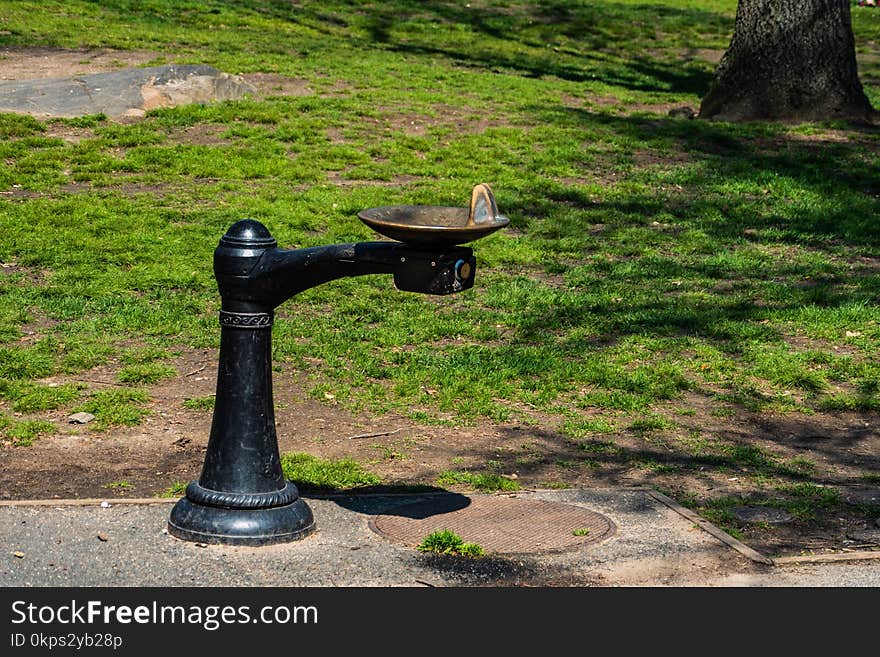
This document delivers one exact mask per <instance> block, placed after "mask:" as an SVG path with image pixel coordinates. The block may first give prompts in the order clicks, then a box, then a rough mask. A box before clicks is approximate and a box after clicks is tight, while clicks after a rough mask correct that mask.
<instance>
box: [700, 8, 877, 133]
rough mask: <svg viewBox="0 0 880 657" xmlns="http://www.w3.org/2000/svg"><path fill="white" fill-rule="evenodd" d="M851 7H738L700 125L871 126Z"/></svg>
mask: <svg viewBox="0 0 880 657" xmlns="http://www.w3.org/2000/svg"><path fill="white" fill-rule="evenodd" d="M851 21H852V19H851V17H850V8H849V0H739V3H738V5H737V10H736V23H735V26H734V33H733V38H732V39H731V42H730V47H729V48H728V49H727V52H726V53H725V54H724V57H723V58H722V59H721V62H720V64H719V65H718V70H717V72H716V77H715V82H714V84H713V85H712V88H711V89H710V90H709V92H708V93H707V94H706V96H705V98H703V101H702V103H701V105H700V112H699V118H702V119H712V120H719V121H792V122H798V121H822V120H829V119H843V120H846V121H849V122H853V123H869V122H871V121H873V120H875V119H876V118H877V117H878V113H877V112H876V111H875V110H874V109H873V108H872V107H871V104H870V102H869V101H868V98H867V97H866V96H865V92H864V90H863V89H862V84H861V82H860V81H859V76H858V67H857V65H856V55H855V39H854V38H853V31H852V22H851Z"/></svg>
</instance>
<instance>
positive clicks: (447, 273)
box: [168, 184, 509, 546]
mask: <svg viewBox="0 0 880 657" xmlns="http://www.w3.org/2000/svg"><path fill="white" fill-rule="evenodd" d="M358 217H359V218H360V219H361V220H362V221H363V222H364V223H365V224H367V225H368V226H370V227H371V228H372V229H373V230H374V231H376V232H377V233H379V234H380V235H382V236H384V237H386V238H390V239H389V240H385V241H376V242H357V243H349V244H332V245H327V246H317V247H311V248H300V249H284V248H279V247H278V244H277V241H276V240H275V238H274V237H272V235H271V233H270V232H269V230H268V229H267V228H266V227H265V226H264V225H263V224H261V223H260V222H258V221H255V220H253V219H243V220H241V221H238V222H236V223H234V224H233V225H232V226H230V227H229V229H228V230H227V231H226V234H225V235H223V236H222V237H221V238H220V242H219V244H218V245H217V248H216V249H215V250H214V277H215V278H216V280H217V287H218V290H219V292H220V298H221V306H220V317H219V320H220V354H219V358H218V361H219V362H218V366H217V387H216V397H215V402H214V414H213V418H212V422H211V432H210V436H209V439H208V446H207V450H206V452H205V461H204V464H203V466H202V472H201V476H200V477H199V479H198V480H197V481H193V482H191V483H190V484H189V485H188V486H187V487H186V492H185V495H184V496H183V497H182V498H181V499H180V500H178V502H177V503H176V504H175V505H174V508H173V509H172V511H171V515H170V517H169V520H168V531H169V533H170V534H171V535H172V536H175V537H177V538H180V539H184V540H188V541H195V542H200V543H213V544H217V543H220V544H231V545H253V546H258V545H270V544H275V543H284V542H289V541H294V540H297V539H300V538H303V537H305V536H307V535H308V534H309V533H310V532H312V531H313V530H314V529H315V519H314V516H313V514H312V511H311V509H310V508H309V506H308V505H307V504H306V502H305V501H304V500H303V499H302V498H301V497H300V495H299V491H298V490H297V487H296V486H295V485H294V484H293V483H292V482H290V481H287V480H286V479H285V477H284V473H283V472H282V468H281V458H280V455H279V450H278V438H277V435H276V433H275V410H274V402H273V398H272V323H273V321H274V310H275V308H277V307H278V306H279V305H281V304H282V303H284V302H285V301H286V300H288V299H290V298H291V297H293V296H294V295H296V294H297V293H299V292H302V291H304V290H307V289H309V288H312V287H315V286H317V285H321V284H322V283H326V282H328V281H332V280H336V279H339V278H344V277H348V276H361V275H365V274H391V275H392V276H393V278H394V285H395V287H397V289H399V290H403V291H406V292H417V293H422V294H435V295H445V294H453V293H457V292H461V291H463V290H467V289H469V288H471V287H473V284H474V275H475V272H476V258H475V257H474V255H473V251H472V249H471V248H469V247H467V246H463V245H464V244H467V243H469V242H472V241H473V240H476V239H479V238H481V237H484V236H486V235H488V234H490V233H492V232H494V231H496V230H498V229H500V228H503V227H504V226H506V225H507V224H508V223H509V219H508V218H507V217H505V216H503V215H501V214H499V213H498V207H497V205H496V203H495V198H494V195H493V193H492V190H491V188H490V187H489V186H488V185H486V184H479V185H477V186H475V187H474V188H473V191H472V193H471V201H470V204H469V206H468V207H466V208H465V207H462V208H458V207H445V206H430V205H397V206H382V207H377V208H370V209H368V210H363V211H361V212H359V213H358Z"/></svg>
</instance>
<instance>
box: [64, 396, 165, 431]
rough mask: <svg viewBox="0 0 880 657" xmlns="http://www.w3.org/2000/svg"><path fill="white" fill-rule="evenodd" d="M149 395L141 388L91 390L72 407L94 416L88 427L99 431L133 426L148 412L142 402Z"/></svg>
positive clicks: (147, 398)
mask: <svg viewBox="0 0 880 657" xmlns="http://www.w3.org/2000/svg"><path fill="white" fill-rule="evenodd" d="M149 399H150V397H149V395H148V394H147V393H146V392H144V391H143V390H136V389H129V388H122V389H114V390H99V391H97V392H93V393H92V394H91V395H90V396H89V397H88V398H87V399H86V400H85V401H84V402H83V403H82V404H80V405H79V406H77V407H75V408H74V409H73V411H74V412H81V411H84V412H86V413H92V414H93V415H94V416H95V419H94V421H93V422H92V423H91V424H90V425H89V426H90V427H92V428H94V429H96V430H98V431H101V430H106V429H110V428H112V427H121V426H134V425H137V424H140V422H141V420H142V419H143V418H144V416H146V415H147V414H148V413H149V410H148V409H146V408H144V404H145V403H146V402H147V401H149Z"/></svg>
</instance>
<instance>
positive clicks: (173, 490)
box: [156, 481, 188, 498]
mask: <svg viewBox="0 0 880 657" xmlns="http://www.w3.org/2000/svg"><path fill="white" fill-rule="evenodd" d="M187 485H188V482H183V481H175V482H174V483H173V484H171V485H170V486H169V487H168V488H166V489H165V490H163V491H160V492H159V493H157V494H156V497H163V498H164V497H180V496H181V495H183V494H184V493H185V492H186V487H187Z"/></svg>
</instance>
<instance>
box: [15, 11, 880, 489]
mask: <svg viewBox="0 0 880 657" xmlns="http://www.w3.org/2000/svg"><path fill="white" fill-rule="evenodd" d="M469 4H470V5H471V6H470V7H465V6H464V4H462V3H412V2H404V1H403V0H393V1H390V2H384V3H373V4H369V3H352V2H347V1H344V0H332V1H330V2H315V1H313V0H307V1H304V2H298V3H281V2H275V1H274V0H252V1H248V2H244V1H235V2H219V1H210V2H194V1H193V0H175V1H174V2H172V1H171V0H148V1H146V2H140V3H130V2H122V1H121V0H120V1H112V2H103V3H94V2H89V1H87V0H71V1H66V2H60V1H58V0H49V1H45V2H36V1H32V0H21V1H19V2H15V3H6V5H5V6H4V12H3V14H4V15H3V30H2V31H0V46H3V47H4V48H6V47H19V46H27V47H33V46H39V47H66V48H118V49H122V50H143V51H149V52H154V53H157V55H156V60H155V61H154V62H152V63H159V62H161V61H169V62H170V61H174V62H177V63H206V64H211V65H214V66H217V67H218V68H220V69H222V70H226V71H230V72H233V73H244V74H248V73H255V72H259V73H268V74H275V75H279V76H287V77H289V78H292V79H295V80H297V81H299V82H301V84H302V86H303V88H305V89H307V91H305V92H304V93H303V94H301V95H291V96H283V95H280V94H278V95H272V94H270V95H268V96H267V97H260V98H247V99H243V100H238V101H230V102H223V103H216V104H211V105H193V106H189V107H181V108H167V109H158V110H153V111H150V112H149V113H148V114H147V116H146V117H145V118H144V119H143V120H140V121H137V122H127V123H124V124H122V123H118V122H115V121H113V120H111V119H109V118H107V117H106V116H101V115H94V116H88V117H80V118H75V119H63V120H59V119H52V120H41V119H34V118H31V117H26V116H18V115H10V114H0V264H2V267H0V404H2V407H0V408H2V410H3V412H4V413H9V412H12V413H21V414H22V416H21V417H19V416H15V419H14V420H13V419H11V418H10V419H9V422H13V421H14V422H15V423H24V422H41V421H44V419H43V418H42V417H41V416H40V415H39V414H40V413H42V412H44V411H47V410H62V411H64V412H67V411H71V412H74V411H77V410H87V411H89V412H92V413H94V414H95V415H96V420H95V422H94V423H93V424H91V425H89V426H90V428H92V427H93V428H95V429H98V430H102V429H103V430H107V429H111V428H112V427H119V426H126V425H131V424H136V423H138V422H140V421H141V420H142V419H143V417H144V415H145V414H146V413H147V412H148V410H149V409H148V406H147V401H148V397H147V396H146V393H145V392H143V390H141V387H142V386H147V385H161V384H162V382H163V381H165V380H166V377H170V376H174V375H175V372H174V370H173V368H172V367H171V366H170V365H169V364H168V361H169V360H170V359H171V358H173V357H174V356H175V355H177V354H179V353H180V352H181V350H183V349H204V350H214V349H216V348H217V347H218V345H219V331H218V329H217V324H216V315H217V311H218V309H219V303H220V302H219V299H218V295H217V290H216V283H215V281H214V278H213V273H212V269H211V262H212V254H213V250H214V248H215V246H216V244H217V240H218V239H219V237H220V236H221V235H222V234H223V233H224V231H225V230H226V228H227V227H228V226H229V225H231V224H232V223H233V222H235V221H237V220H239V219H241V218H243V217H253V218H255V219H257V220H259V221H262V222H264V223H265V224H266V226H267V227H268V228H269V230H270V231H271V232H272V233H273V235H275V236H276V238H277V239H278V242H279V244H281V245H283V246H317V245H321V244H329V243H338V242H344V241H361V240H371V239H375V237H376V236H375V234H374V233H372V232H371V231H370V230H369V229H368V228H367V227H366V226H364V225H363V224H362V223H361V222H360V221H359V220H358V219H357V213H358V211H360V210H362V209H364V208H368V207H374V206H379V205H390V204H399V203H405V204H431V205H457V206H461V205H464V204H465V203H466V202H467V199H468V198H469V193H470V190H471V189H472V187H473V185H474V184H476V183H478V182H488V183H489V184H490V185H491V186H492V188H493V190H494V191H495V195H496V198H497V201H498V204H499V208H500V209H501V211H502V212H503V213H504V214H506V215H508V216H509V217H510V218H511V223H510V226H509V227H508V228H507V229H506V230H503V231H499V232H498V233H495V234H493V235H491V236H489V237H487V238H485V239H483V240H480V241H479V242H477V243H476V244H475V245H474V248H475V253H476V255H477V257H478V266H477V273H476V285H475V287H474V289H472V290H469V291H467V292H464V293H462V294H457V295H452V296H449V297H442V298H434V297H427V296H421V295H417V294H412V293H403V292H400V291H399V290H396V289H395V288H394V286H393V283H392V281H391V279H390V277H388V276H365V277H360V278H356V279H355V278H347V279H341V280H338V281H334V282H332V283H328V284H326V285H322V286H320V287H317V288H314V289H312V290H308V291H306V292H303V293H302V294H300V295H298V296H297V297H296V298H294V299H292V300H291V301H289V302H287V303H285V304H283V305H282V306H281V307H280V308H279V309H278V310H277V320H276V322H275V325H274V328H273V349H274V351H273V357H274V360H275V364H276V365H279V366H282V365H283V367H282V368H281V369H282V371H281V373H278V374H277V376H282V377H290V376H294V377H296V380H297V383H299V384H302V385H304V386H305V387H306V392H307V394H310V395H311V396H312V397H313V398H315V399H317V400H319V401H321V402H322V403H332V404H337V405H340V406H342V407H343V408H345V409H346V410H349V411H356V412H366V413H374V414H380V413H386V412H394V413H399V414H401V415H403V416H405V417H408V418H411V419H413V420H415V421H418V422H424V423H431V424H435V425H441V426H448V427H450V428H451V429H453V430H454V428H455V427H457V426H461V425H464V424H469V423H470V424H473V423H480V422H487V421H488V422H502V423H523V424H530V425H531V424H534V425H539V424H546V425H552V426H553V427H555V428H557V429H558V431H559V433H561V434H562V435H563V436H564V437H565V438H567V439H569V440H571V441H574V442H576V443H577V444H581V445H584V449H585V450H586V455H587V456H589V457H590V460H587V461H584V463H582V464H585V465H595V466H597V467H598V466H599V465H602V466H603V467H604V466H605V465H606V464H605V462H604V461H610V460H612V458H611V457H613V460H616V461H619V462H620V463H622V464H624V465H627V466H629V467H636V466H638V465H639V464H641V465H642V466H644V468H645V469H646V471H647V474H648V475H652V476H653V475H659V474H663V473H667V474H668V473H670V472H673V469H674V467H675V466H673V465H672V463H674V462H675V459H673V460H671V461H670V462H669V463H667V461H666V456H664V457H663V458H655V457H652V456H651V455H650V454H646V455H638V454H633V455H630V454H626V453H624V452H622V451H618V450H616V449H615V450H612V449H611V448H606V447H603V445H604V444H605V443H604V442H603V441H604V440H605V439H609V438H614V436H615V434H621V435H628V437H629V438H633V439H638V440H640V441H644V442H645V443H646V444H648V445H654V444H656V443H658V442H659V441H661V440H662V441H667V442H668V444H669V445H670V446H671V447H670V448H671V449H676V450H678V452H677V454H674V455H670V456H671V457H672V456H674V457H676V458H682V459H685V458H689V459H694V463H695V464H696V465H695V466H694V467H705V468H709V469H712V470H715V471H718V472H728V471H730V472H742V473H745V474H747V475H748V476H749V477H750V478H751V479H753V480H754V481H756V482H758V481H760V482H762V483H768V482H770V483H772V484H774V485H775V483H778V482H780V481H784V482H787V483H790V484H801V483H807V482H809V481H811V480H812V479H813V478H815V479H816V480H818V479H819V476H818V475H819V474H821V472H820V471H821V468H819V467H818V466H816V465H815V464H813V463H809V462H804V461H796V460H793V459H789V460H786V459H784V458H782V457H779V456H777V455H776V454H775V452H774V449H773V447H772V445H766V444H765V445H761V446H754V447H753V448H749V447H743V446H741V445H738V444H736V443H735V442H734V441H733V440H732V439H729V438H725V437H724V436H713V438H712V439H711V441H709V442H707V443H706V444H705V445H704V446H703V447H702V448H700V449H699V450H698V449H696V448H695V447H690V446H688V444H687V441H685V440H684V439H682V435H684V434H686V433H687V428H686V425H687V424H688V423H689V422H691V421H694V422H695V421H698V420H699V419H701V417H702V415H704V414H705V416H706V417H709V418H710V419H712V421H713V422H714V423H720V422H722V421H723V418H728V417H729V418H739V417H741V416H742V415H743V414H744V413H755V414H758V415H759V416H764V417H766V416H773V417H783V418H795V419H796V418H798V417H799V416H801V415H809V414H815V413H837V412H850V413H871V412H875V411H877V410H878V408H880V361H878V358H877V354H878V349H880V306H878V304H877V301H878V298H880V276H878V273H877V267H876V262H877V258H878V256H880V252H878V248H880V187H878V181H877V175H876V171H877V170H878V168H880V149H878V147H877V146H878V137H877V134H876V133H875V132H871V131H865V130H856V129H852V128H849V127H847V126H842V125H839V124H833V123H829V124H824V123H820V124H807V125H801V126H786V125H775V124H761V123H753V124H747V125H736V124H728V123H707V122H701V121H699V120H697V121H688V120H685V119H679V118H674V117H670V116H669V115H668V114H667V109H668V108H669V107H671V106H675V105H685V104H686V105H690V106H692V107H697V106H698V105H699V100H700V98H701V97H702V95H703V94H704V93H705V91H706V90H707V89H708V85H709V84H710V82H711V79H712V74H713V71H714V68H715V64H714V63H713V61H714V59H715V58H717V56H719V55H720V54H721V52H722V51H723V50H724V49H725V48H726V47H727V45H728V43H729V40H730V36H731V34H732V30H733V22H734V16H735V11H736V3H735V2H734V1H733V0H695V1H694V2H689V3H671V2H661V1H658V0H615V1H613V2H612V1H606V0H598V1H596V2H576V1H568V0H566V1H562V0H558V1H557V0H554V1H549V2H541V3H513V2H485V1H482V0H477V1H475V2H471V3H469ZM853 15H854V21H853V27H854V30H855V39H856V49H857V53H858V57H859V65H860V71H861V74H862V78H863V82H864V84H865V88H866V93H867V94H868V96H869V97H870V98H871V99H872V101H873V102H874V104H875V105H880V86H878V80H880V64H878V62H880V47H878V45H877V44H878V43H880V14H878V12H876V11H874V12H871V10H868V9H864V8H856V7H854V8H853ZM65 131H68V132H69V131H75V133H76V138H75V139H65V138H64V135H65ZM99 366H101V367H110V368H112V369H113V372H114V375H115V376H117V377H118V378H117V383H119V384H121V385H118V386H116V387H115V389H113V390H108V391H104V390H102V391H98V392H94V393H91V394H90V393H87V392H85V390H84V388H81V387H79V385H78V384H77V383H75V382H73V383H63V384H61V385H58V386H53V385H52V384H51V383H49V381H52V380H55V379H56V378H58V377H67V378H65V379H64V380H65V381H76V380H78V379H88V378H89V376H88V374H87V373H88V371H89V370H90V369H92V368H96V367H99ZM50 377H52V378H51V379H50ZM693 396H696V397H698V398H699V399H700V400H702V402H703V405H702V406H700V407H699V408H700V411H699V413H700V416H699V417H695V416H694V415H692V414H691V413H693V412H694V411H693V409H692V408H688V407H689V406H690V402H689V400H690V399H692V398H693ZM212 404H213V398H209V397H205V398H191V399H188V400H186V401H185V402H184V406H185V407H186V408H190V409H208V408H210V407H211V406H212ZM4 417H5V416H4ZM671 418H672V419H671ZM15 426H18V424H16V425H15ZM27 426H30V425H26V424H22V427H27ZM44 428H45V427H44ZM11 430H12V429H9V428H8V427H7V428H6V429H4V432H5V433H4V440H10V438H9V437H8V434H9V431H11ZM17 431H20V432H21V433H22V435H24V434H26V433H27V432H28V431H30V430H26V429H25V428H21V429H18V430H17ZM35 435H38V434H35ZM600 439H601V440H600ZM17 440H18V441H19V444H23V443H24V442H27V440H29V439H28V438H20V439H17ZM30 440H32V439H30ZM607 442H608V443H609V444H613V443H612V442H611V441H610V440H609V441H607ZM397 455H398V456H399V453H397ZM655 456H656V455H655ZM396 457H397V456H395V455H393V454H392V453H390V452H388V453H386V454H385V458H396ZM539 458H540V456H535V457H534V458H533V457H532V455H528V456H527V457H523V463H524V464H525V463H526V461H528V462H529V463H531V462H533V461H537V460H539ZM600 459H604V461H603V462H602V463H601V464H600V462H599V461H600ZM288 462H290V460H288ZM306 465H307V464H301V465H300V466H298V467H300V468H305V467H306ZM355 465H356V464H353V465H352V464H349V466H348V467H349V468H350V469H351V470H353V471H355V470H356V468H355V467H354V466H355ZM322 467H323V466H322ZM682 467H687V468H688V469H690V468H689V466H687V465H685V466H682ZM316 469H318V470H320V469H321V468H318V467H316ZM576 470H577V469H576V468H575V469H573V471H576ZM868 474H870V473H868ZM300 476H303V477H305V475H300ZM351 477H352V480H351V482H349V483H346V482H347V481H348V479H347V476H344V475H333V476H331V477H329V478H328V479H327V480H326V482H325V483H322V484H316V485H319V486H324V485H326V486H329V487H331V488H336V487H342V488H345V487H349V486H359V485H372V483H374V482H373V481H372V479H371V478H370V476H368V475H367V474H366V473H363V472H361V473H360V474H359V475H358V474H356V473H355V474H352V475H351ZM359 477H362V478H363V479H362V480H361V479H359ZM441 479H442V480H443V481H445V482H446V483H444V484H441V485H465V486H470V487H474V488H476V489H478V490H479V489H480V488H477V487H478V486H479V487H482V488H485V489H487V490H508V489H509V488H502V487H503V486H515V485H516V482H514V481H512V480H508V479H504V478H503V477H500V475H499V474H498V473H485V474H479V473H462V472H460V471H449V472H447V473H443V474H442V476H441ZM317 480H319V481H321V478H320V477H317ZM304 481H308V478H307V477H306V478H304Z"/></svg>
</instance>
